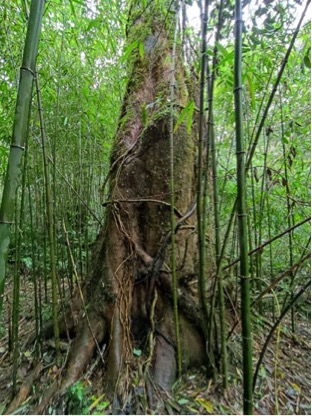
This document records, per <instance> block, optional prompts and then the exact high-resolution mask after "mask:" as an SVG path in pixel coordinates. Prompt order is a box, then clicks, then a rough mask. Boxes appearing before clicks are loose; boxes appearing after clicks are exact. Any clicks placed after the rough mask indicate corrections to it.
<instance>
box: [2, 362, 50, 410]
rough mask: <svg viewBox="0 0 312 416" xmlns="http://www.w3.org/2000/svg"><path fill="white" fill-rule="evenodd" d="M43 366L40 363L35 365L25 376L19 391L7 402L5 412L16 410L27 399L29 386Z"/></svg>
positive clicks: (30, 386)
mask: <svg viewBox="0 0 312 416" xmlns="http://www.w3.org/2000/svg"><path fill="white" fill-rule="evenodd" d="M42 368H43V366H42V364H41V363H38V364H36V365H35V367H34V368H33V370H32V371H31V373H30V374H29V376H28V377H27V378H26V380H25V381H24V383H23V384H22V385H21V387H20V389H19V392H18V393H17V395H16V396H15V397H14V399H13V400H12V401H11V403H10V404H9V406H8V408H7V409H6V411H5V413H6V414H11V413H13V412H14V410H16V409H17V408H18V407H20V405H21V404H22V403H23V402H24V401H25V400H26V399H27V397H28V395H29V394H30V393H31V388H32V386H33V383H34V381H35V380H36V379H37V378H38V377H39V374H40V372H41V370H42Z"/></svg>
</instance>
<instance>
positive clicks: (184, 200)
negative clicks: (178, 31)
mask: <svg viewBox="0 0 312 416" xmlns="http://www.w3.org/2000/svg"><path fill="white" fill-rule="evenodd" d="M153 5H154V3H153ZM165 14H166V13H165ZM168 16H169V18H168ZM170 16H171V14H168V13H167V19H166V16H164V15H163V12H161V11H158V10H157V8H156V6H155V5H154V7H153V9H152V8H151V10H146V11H145V13H144V17H141V11H140V10H139V9H138V11H137V12H136V10H135V9H134V8H133V10H132V13H131V19H130V24H129V27H130V28H131V29H130V31H129V36H128V38H129V39H128V44H129V45H130V47H129V46H128V50H130V49H131V48H132V52H131V58H130V59H131V62H130V66H131V67H130V68H129V70H130V77H129V82H128V85H127V89H126V93H125V97H124V102H123V106H122V110H121V115H120V119H119V124H118V129H117V133H116V139H115V144H114V148H113V151H112V155H111V168H110V174H109V195H108V197H107V200H106V201H105V206H106V221H105V226H104V228H103V230H102V231H101V233H100V235H99V237H98V239H97V242H96V246H95V252H94V253H93V272H92V275H91V278H90V280H89V281H88V282H87V287H86V298H85V299H86V303H87V309H88V311H86V309H85V308H84V311H85V312H87V314H86V313H85V315H87V316H89V320H88V319H87V320H86V322H83V321H82V324H81V327H80V330H79V334H78V336H77V338H76V340H75V342H74V344H73V347H72V351H71V354H70V358H69V362H68V367H67V375H66V376H65V377H64V378H63V382H62V386H61V390H62V391H64V390H65V389H66V387H67V386H68V385H70V384H71V383H73V382H74V381H75V380H76V379H77V378H78V377H79V376H80V374H81V373H82V371H83V369H84V367H85V366H86V364H87V362H88V360H89V359H90V357H91V355H92V351H93V350H94V348H96V344H98V346H97V347H98V348H100V347H101V343H105V344H106V349H105V354H104V357H103V363H104V366H105V368H104V370H105V371H104V374H105V376H104V378H103V384H104V385H105V387H106V390H107V391H108V392H110V394H111V396H113V397H114V399H115V407H114V409H115V411H116V412H117V411H118V408H120V411H125V410H126V407H125V406H127V405H128V404H129V397H132V399H133V398H134V397H135V396H136V395H137V394H139V395H141V394H142V391H143V397H145V398H146V397H148V398H149V401H150V404H151V402H152V405H153V403H154V405H155V402H154V399H155V397H159V393H160V392H161V391H162V390H169V389H170V387H171V385H172V383H173V382H174V380H175V378H176V370H177V368H176V367H177V364H176V337H175V326H174V314H173V300H172V294H173V288H172V281H171V280H172V276H171V270H170V255H171V253H170V249H171V246H170V207H171V206H170V186H169V179H170V152H169V136H170V133H169V131H170V117H171V114H170V81H171V77H172V72H171V71H172V58H173V57H172V50H173V48H172V39H171V35H170V33H171V29H173V25H171V19H172V17H170ZM175 67H176V71H175V81H176V85H175V100H176V102H175V105H174V113H175V114H173V117H174V119H175V120H176V118H177V116H178V114H179V113H180V112H181V110H182V109H183V108H184V107H185V106H186V105H187V104H188V102H189V101H190V100H191V99H192V97H191V96H190V93H189V88H188V82H187V77H186V74H185V71H184V69H183V65H182V63H181V60H180V52H179V48H177V55H176V57H175ZM171 109H172V107H171ZM196 139H197V134H196V131H195V128H192V129H190V131H187V129H186V127H185V125H184V123H182V124H181V125H180V126H179V128H178V129H176V131H175V133H174V167H175V177H174V181H175V189H176V192H175V207H174V209H175V214H176V221H177V224H178V228H177V231H176V260H177V268H176V270H177V278H178V297H179V299H178V302H179V311H180V326H181V331H180V332H181V346H182V359H183V366H184V368H187V367H189V366H191V365H201V364H203V362H204V361H205V352H204V351H205V347H204V345H205V342H204V337H203V331H202V324H201V321H200V312H199V307H198V301H197V293H196V282H197V277H196V267H197V236H196V232H195V230H196V227H195V225H196V224H195V220H196V216H195V205H194V204H195V200H196V198H195V191H196V190H195V184H196V180H195V156H196V155H195V153H196ZM90 328H92V331H90ZM134 379H136V381H135V382H134ZM142 387H143V389H142ZM155 391H156V392H157V394H156V395H155V394H154V393H155ZM130 393H131V394H130ZM145 393H146V394H145ZM51 394H52V393H51ZM48 401H49V397H47V398H46V399H45V400H43V401H42V405H41V407H39V409H36V411H37V412H38V411H42V410H43V408H44V406H46V404H47V403H48ZM132 403H133V402H132V401H131V405H132ZM128 410H129V409H128ZM143 410H144V408H143ZM158 410H160V409H158ZM134 411H136V410H135V409H133V408H131V412H132V413H133V412H134Z"/></svg>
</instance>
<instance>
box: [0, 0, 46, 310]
mask: <svg viewBox="0 0 312 416" xmlns="http://www.w3.org/2000/svg"><path fill="white" fill-rule="evenodd" d="M43 8H44V0H32V2H31V6H30V13H29V19H28V25H27V33H26V40H25V46H24V52H23V60H22V66H21V68H20V80H19V87H18V92H17V100H16V109H15V115H14V123H13V135H12V142H11V147H10V153H9V159H8V165H7V170H6V175H5V180H4V188H3V194H2V201H1V208H0V316H1V314H2V306H3V293H4V284H5V270H6V259H7V255H8V248H9V244H10V225H11V224H12V221H13V213H14V204H15V195H16V189H17V187H18V184H19V181H20V175H21V170H22V164H21V161H22V156H23V152H24V146H25V141H26V136H27V130H28V123H29V112H30V105H31V100H32V88H33V79H34V74H35V66H36V57H37V53H38V44H39V35H40V30H41V21H42V15H43Z"/></svg>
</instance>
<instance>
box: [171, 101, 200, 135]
mask: <svg viewBox="0 0 312 416" xmlns="http://www.w3.org/2000/svg"><path fill="white" fill-rule="evenodd" d="M194 109H195V102H194V101H189V102H188V103H187V105H186V106H185V107H184V108H183V110H182V111H181V112H180V115H179V117H178V119H177V122H176V124H175V126H174V129H173V132H174V133H175V132H176V131H177V130H178V128H179V126H180V125H181V124H182V123H183V122H185V124H186V130H187V132H188V133H190V131H191V128H192V122H193V113H194Z"/></svg>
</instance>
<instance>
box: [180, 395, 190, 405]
mask: <svg viewBox="0 0 312 416" xmlns="http://www.w3.org/2000/svg"><path fill="white" fill-rule="evenodd" d="M189 402H190V401H189V400H188V399H186V398H185V397H182V399H179V400H178V403H179V404H180V405H181V406H183V405H184V404H187V403H189Z"/></svg>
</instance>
